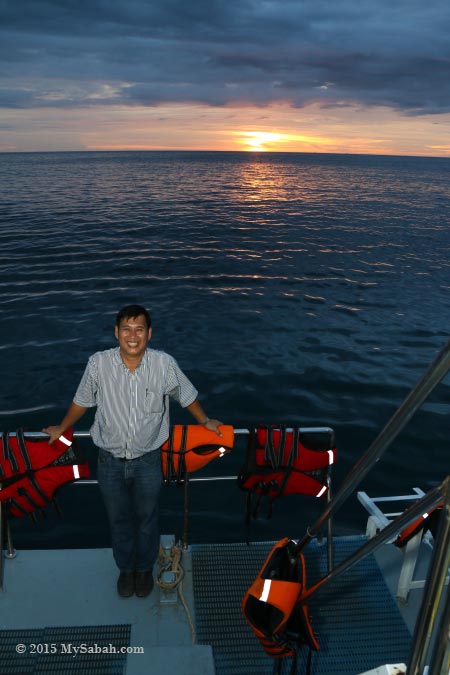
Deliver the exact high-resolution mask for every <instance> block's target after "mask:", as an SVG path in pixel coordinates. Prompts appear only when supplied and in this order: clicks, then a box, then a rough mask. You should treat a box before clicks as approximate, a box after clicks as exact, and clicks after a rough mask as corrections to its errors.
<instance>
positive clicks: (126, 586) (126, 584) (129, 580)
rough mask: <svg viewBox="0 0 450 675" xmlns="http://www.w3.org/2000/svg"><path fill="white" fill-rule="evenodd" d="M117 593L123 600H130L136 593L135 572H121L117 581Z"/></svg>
mask: <svg viewBox="0 0 450 675" xmlns="http://www.w3.org/2000/svg"><path fill="white" fill-rule="evenodd" d="M117 592H118V594H119V595H120V596H121V597H122V598H129V597H130V596H132V595H133V593H134V574H133V572H121V573H120V574H119V578H118V579H117Z"/></svg>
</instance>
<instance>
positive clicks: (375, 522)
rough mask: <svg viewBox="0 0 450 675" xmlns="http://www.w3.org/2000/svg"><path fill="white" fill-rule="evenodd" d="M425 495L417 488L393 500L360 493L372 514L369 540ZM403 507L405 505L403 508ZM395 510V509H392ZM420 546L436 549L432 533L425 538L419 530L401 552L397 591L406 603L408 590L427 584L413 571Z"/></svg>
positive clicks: (370, 514)
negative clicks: (401, 560)
mask: <svg viewBox="0 0 450 675" xmlns="http://www.w3.org/2000/svg"><path fill="white" fill-rule="evenodd" d="M424 496H425V492H423V490H421V489H420V488H417V487H415V488H413V493H412V494H409V495H396V496H392V497H369V495H368V494H367V493H366V492H358V493H357V497H358V500H359V501H360V503H361V504H362V505H363V506H364V508H365V509H366V511H367V512H368V514H369V518H368V520H367V528H366V535H367V536H368V537H369V538H371V537H374V536H375V535H376V534H377V533H378V532H379V531H380V530H382V529H384V528H385V527H386V525H388V524H389V523H390V522H391V521H392V520H393V519H394V518H396V517H397V516H399V515H400V514H401V513H403V511H404V510H405V509H407V508H408V507H409V506H411V505H412V503H413V502H415V501H417V500H418V499H420V498H421V497H424ZM401 505H403V508H402V507H401ZM392 508H394V509H395V510H391V509H392ZM395 539H396V537H394V538H393V539H392V541H394V540H395ZM421 543H423V544H424V545H426V546H429V547H430V548H432V547H433V537H432V535H431V533H430V532H426V533H425V534H424V535H423V532H422V531H419V532H418V533H417V534H416V535H414V537H412V538H411V539H410V540H409V542H408V543H407V544H406V546H405V547H404V548H403V550H402V552H403V562H402V566H401V570H400V575H399V579H398V585H397V591H396V596H397V598H398V599H399V600H401V601H402V602H407V600H408V595H409V591H410V590H411V589H414V588H423V587H424V585H425V579H414V572H415V570H416V566H417V562H418V556H419V549H420V546H421ZM399 550H400V549H399ZM447 582H448V579H447Z"/></svg>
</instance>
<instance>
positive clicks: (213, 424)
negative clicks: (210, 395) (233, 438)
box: [186, 399, 223, 436]
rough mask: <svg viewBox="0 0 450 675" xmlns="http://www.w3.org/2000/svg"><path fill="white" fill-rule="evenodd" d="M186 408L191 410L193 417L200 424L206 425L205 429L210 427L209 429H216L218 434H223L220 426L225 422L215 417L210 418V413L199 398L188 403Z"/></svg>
mask: <svg viewBox="0 0 450 675" xmlns="http://www.w3.org/2000/svg"><path fill="white" fill-rule="evenodd" d="M186 410H189V412H190V413H191V415H192V417H193V418H194V419H195V420H196V421H197V422H198V423H199V424H202V425H203V426H204V427H205V429H209V431H215V432H216V434H218V435H219V436H222V434H221V433H220V431H219V427H220V426H221V425H222V424H223V422H220V421H219V420H213V419H211V420H210V419H209V417H208V415H207V414H206V413H205V411H204V410H203V408H202V406H201V405H200V403H199V402H198V399H195V401H194V402H193V403H191V404H190V405H187V406H186Z"/></svg>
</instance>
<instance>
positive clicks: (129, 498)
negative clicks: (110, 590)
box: [97, 448, 162, 572]
mask: <svg viewBox="0 0 450 675" xmlns="http://www.w3.org/2000/svg"><path fill="white" fill-rule="evenodd" d="M97 477H98V484H99V487H100V491H101V493H102V495H103V500H104V502H105V506H106V511H107V514H108V518H109V524H110V528H111V541H112V550H113V555H114V560H115V561H116V565H117V567H118V568H119V569H120V570H121V571H123V572H131V571H133V570H136V571H139V572H144V571H148V570H151V569H153V565H154V564H155V562H156V559H157V557H158V553H159V493H160V490H161V484H162V474H161V453H160V451H159V450H154V451H152V452H148V453H146V454H145V455H143V456H142V457H138V458H137V459H133V460H125V459H116V458H115V457H114V456H113V455H112V454H111V453H110V452H107V451H106V450H102V449H101V448H99V451H98V473H97Z"/></svg>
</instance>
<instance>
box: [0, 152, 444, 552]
mask: <svg viewBox="0 0 450 675" xmlns="http://www.w3.org/2000/svg"><path fill="white" fill-rule="evenodd" d="M0 185H1V193H0V243H1V245H0V272H1V274H0V317H1V331H0V363H1V381H2V386H1V389H0V422H1V426H2V429H9V430H14V429H15V428H16V427H18V426H25V427H26V428H28V429H40V428H42V426H45V425H48V424H55V423H57V422H59V421H60V419H61V417H62V416H63V414H64V412H65V409H66V407H67V405H68V404H69V402H70V400H71V397H72V396H73V393H74V391H75V389H76V387H77V384H78V381H79V379H80V377H81V375H82V372H83V370H84V367H85V364H86V361H87V358H88V356H89V355H90V354H91V353H93V352H95V351H98V350H101V349H106V348H108V347H111V346H113V345H114V344H115V340H114V335H113V325H114V318H115V314H116V312H117V310H118V309H119V308H120V307H121V306H123V305H125V304H129V303H135V302H136V303H140V304H143V305H145V306H146V307H148V309H149V310H150V311H151V314H152V317H153V326H154V328H153V338H152V343H151V346H153V347H155V348H157V349H162V350H165V351H167V352H169V353H171V354H172V355H173V356H174V357H175V358H176V359H177V361H178V362H179V364H180V366H181V367H182V368H183V370H184V371H185V372H186V373H187V374H188V376H189V377H190V379H191V380H192V381H193V382H194V384H195V385H196V387H197V388H198V389H199V391H200V398H201V402H202V404H203V406H204V408H205V410H206V411H207V413H208V415H209V416H210V417H216V418H219V419H221V420H223V421H224V422H226V423H230V424H233V425H234V426H235V427H237V428H244V427H247V426H249V425H252V424H254V423H256V422H285V423H300V424H303V425H306V426H314V425H327V426H331V427H333V428H334V430H335V432H336V438H337V447H338V453H339V456H338V460H337V463H336V465H335V468H334V474H333V481H334V491H336V490H337V489H338V487H339V486H340V485H341V484H342V481H343V480H344V478H345V476H346V475H347V473H348V471H349V470H350V468H351V467H352V466H353V464H354V463H355V462H356V461H357V460H358V459H359V458H360V457H361V456H362V455H363V454H364V452H365V451H366V450H367V448H368V447H369V445H370V444H371V442H372V441H373V440H374V439H375V438H376V436H377V434H378V433H379V432H380V430H381V429H382V428H383V427H384V425H385V424H386V423H387V421H388V420H389V419H390V417H391V416H392V415H393V413H394V412H395V410H396V408H397V407H398V406H399V405H400V404H401V402H402V401H403V400H404V399H405V398H406V396H407V395H408V393H409V391H410V389H411V388H412V387H413V385H414V384H415V383H416V382H417V380H418V379H419V378H420V376H421V375H422V373H423V372H424V371H425V370H426V368H427V367H428V365H429V364H430V363H431V361H432V360H433V359H434V358H435V357H436V355H437V354H438V353H439V352H440V351H441V349H442V348H443V347H444V346H445V345H446V343H447V341H448V339H449V338H450V219H449V213H450V160H449V159H439V158H414V157H386V156H381V157H380V156H361V155H353V156H352V155H321V154H278V153H276V154H275V153H274V154H264V153H215V152H208V153H207V152H204V153H203V152H142V153H140V152H118V153H115V152H111V153H97V152H91V153H36V154H1V155H0ZM449 385H450V380H449V378H448V377H447V378H446V379H444V381H443V382H442V383H441V384H440V385H438V387H437V388H436V390H435V391H434V393H433V394H432V395H431V397H430V399H429V400H428V401H427V403H426V404H425V405H424V407H423V408H422V410H421V411H419V412H418V413H417V414H416V415H415V416H414V418H413V419H412V420H411V422H410V423H409V424H408V425H407V427H406V428H405V429H404V430H403V431H402V432H401V434H400V435H399V436H398V438H397V439H396V440H395V442H394V443H393V445H392V447H391V448H390V449H389V450H388V451H387V452H386V454H385V455H384V457H383V459H382V460H380V462H378V463H377V465H376V467H375V468H374V470H373V471H372V472H371V473H370V475H369V476H367V477H366V478H365V479H364V481H363V483H362V484H361V486H360V488H361V489H365V490H367V491H368V492H369V493H370V494H372V495H374V494H390V493H399V492H405V491H410V489H411V488H412V487H414V486H419V487H421V488H423V489H424V490H427V489H428V488H430V487H431V486H433V485H435V484H437V483H438V482H440V481H441V480H442V478H443V477H444V476H445V475H446V474H447V473H448V472H449V464H450V462H449V454H450V453H449V447H450V441H449V438H450V416H449V413H450V386H449ZM171 414H172V422H187V421H189V418H188V416H187V413H185V412H184V411H182V410H181V409H180V408H178V407H177V406H176V404H174V405H173V406H172V409H171ZM88 427H89V418H88V419H83V420H82V421H81V422H80V423H79V425H78V428H79V429H87V428H88ZM84 446H85V452H86V454H87V455H88V457H89V459H90V461H91V463H92V466H93V468H94V470H95V451H94V450H93V448H92V447H91V446H90V445H89V443H87V444H86V443H85V444H84ZM244 446H245V443H238V444H237V446H236V449H235V450H234V451H233V453H232V454H231V455H229V456H227V457H226V458H224V459H223V460H221V461H220V462H216V463H215V464H214V465H211V467H210V473H213V474H224V475H234V474H235V473H236V472H237V471H238V469H239V467H240V465H241V464H242V461H243V454H244ZM244 502H245V497H244V495H243V494H242V493H241V492H239V491H238V490H237V488H236V486H235V484H234V482H232V481H229V482H222V483H219V484H218V483H207V484H204V483H202V484H201V485H200V484H196V485H193V486H192V487H191V515H192V518H191V526H190V536H191V539H192V540H195V541H209V540H213V539H216V538H217V536H218V535H219V537H220V538H221V539H223V540H224V541H225V540H236V539H238V540H241V539H242V538H243V537H244V536H245V534H244V527H243V513H244ZM60 503H61V506H62V509H63V512H64V517H63V518H62V519H58V518H57V517H56V516H54V515H53V513H51V512H49V513H47V517H46V519H45V520H42V521H40V522H39V523H38V525H37V526H34V525H33V524H32V523H31V522H30V521H29V520H28V519H27V520H25V521H15V522H14V523H13V525H12V527H13V534H14V536H15V538H16V544H17V545H18V546H19V547H20V546H46V545H48V546H59V545H67V544H68V543H69V544H71V545H74V546H78V545H79V546H84V545H107V542H108V530H107V527H106V521H105V516H104V512H103V506H102V504H101V502H100V498H99V497H98V494H97V491H96V489H95V488H94V489H89V488H85V487H81V486H74V487H71V488H64V489H63V491H61V496H60ZM181 504H182V492H181V491H180V490H179V489H177V488H175V487H173V488H172V487H171V488H166V489H165V491H164V497H163V505H162V529H163V530H164V531H176V534H177V535H179V534H180V533H181V524H182V518H181V513H180V511H179V509H180V508H181ZM318 512H319V505H318V504H317V503H316V501H315V500H311V499H305V498H302V497H292V498H291V497H290V498H285V499H284V500H281V501H280V502H279V503H276V504H275V505H274V513H273V516H272V518H271V520H270V521H267V520H265V519H264V518H262V519H260V520H258V521H257V522H256V523H255V524H254V525H253V526H252V532H253V536H254V538H257V539H270V538H273V537H274V536H275V537H278V536H284V535H289V536H301V535H303V533H304V522H305V520H306V521H307V522H311V521H314V520H315V519H316V517H317V515H318ZM364 518H365V516H364V514H363V513H362V511H361V509H360V507H359V505H358V502H357V501H356V498H352V499H351V500H350V501H349V503H348V504H346V505H345V506H344V507H343V508H342V509H341V510H340V511H339V512H338V513H337V514H336V516H335V527H336V528H337V529H338V530H342V531H352V530H354V529H356V528H358V527H359V526H360V525H361V523H363V522H364Z"/></svg>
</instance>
